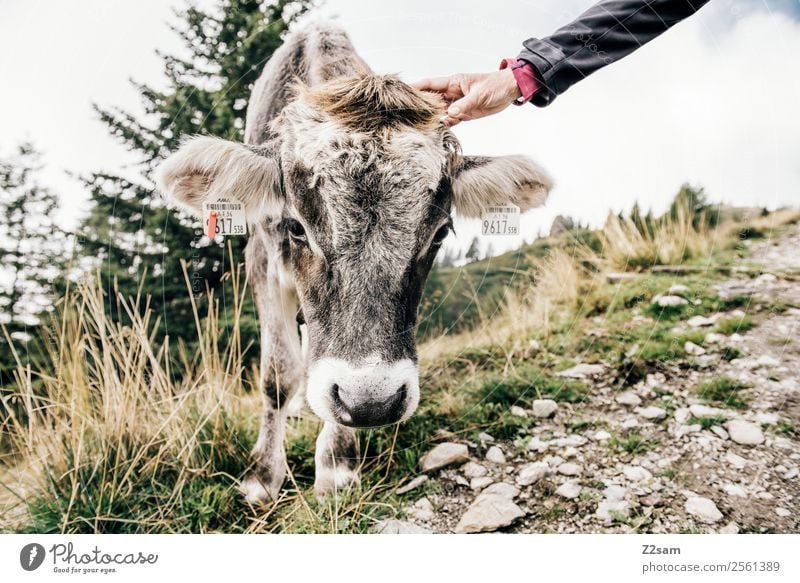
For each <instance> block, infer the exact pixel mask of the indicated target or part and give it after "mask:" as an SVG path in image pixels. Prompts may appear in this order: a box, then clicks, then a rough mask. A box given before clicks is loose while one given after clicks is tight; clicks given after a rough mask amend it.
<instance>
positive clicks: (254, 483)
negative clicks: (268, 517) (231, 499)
mask: <svg viewBox="0 0 800 583" xmlns="http://www.w3.org/2000/svg"><path fill="white" fill-rule="evenodd" d="M239 491H240V492H241V493H242V494H243V495H244V499H245V500H246V501H247V502H248V503H249V504H252V505H254V506H259V505H262V504H270V503H272V502H274V501H275V500H277V498H278V492H279V491H280V486H277V487H276V486H272V485H271V484H269V483H267V482H265V481H264V480H262V479H261V478H260V477H259V476H257V475H256V474H250V475H249V476H247V477H245V479H244V480H242V482H241V484H239Z"/></svg>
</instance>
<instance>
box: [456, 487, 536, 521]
mask: <svg viewBox="0 0 800 583" xmlns="http://www.w3.org/2000/svg"><path fill="white" fill-rule="evenodd" d="M517 494H519V490H517V488H515V487H514V486H512V485H511V484H506V483H504V482H501V483H497V484H492V485H491V486H489V487H488V488H486V489H485V490H484V491H483V492H481V493H480V494H478V496H477V498H475V500H474V501H473V502H472V504H471V505H470V507H469V508H467V511H466V512H465V513H464V515H463V516H462V517H461V520H459V521H458V525H457V526H456V529H455V531H456V532H457V533H473V532H492V531H495V530H497V529H498V528H503V527H504V526H508V525H509V524H511V523H512V522H514V521H515V520H517V519H518V518H521V517H523V516H525V513H524V512H523V511H522V509H521V508H520V507H519V506H517V505H516V504H515V503H514V497H515V496H516V495H517Z"/></svg>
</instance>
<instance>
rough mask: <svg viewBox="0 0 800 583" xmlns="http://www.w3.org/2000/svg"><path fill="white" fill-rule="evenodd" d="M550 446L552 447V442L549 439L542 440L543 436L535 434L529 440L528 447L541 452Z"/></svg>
mask: <svg viewBox="0 0 800 583" xmlns="http://www.w3.org/2000/svg"><path fill="white" fill-rule="evenodd" d="M548 447H550V442H549V441H542V440H541V438H540V437H539V436H538V435H536V436H534V437H533V438H532V439H531V440H530V441H529V442H528V449H530V450H531V451H538V452H540V453H541V452H543V451H545V450H547V448H548Z"/></svg>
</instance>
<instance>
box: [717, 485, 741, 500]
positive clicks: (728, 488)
mask: <svg viewBox="0 0 800 583" xmlns="http://www.w3.org/2000/svg"><path fill="white" fill-rule="evenodd" d="M722 489H723V490H724V491H725V493H726V494H728V495H729V496H736V497H738V498H747V490H745V489H744V488H742V487H741V486H739V485H738V484H730V483H728V484H723V485H722Z"/></svg>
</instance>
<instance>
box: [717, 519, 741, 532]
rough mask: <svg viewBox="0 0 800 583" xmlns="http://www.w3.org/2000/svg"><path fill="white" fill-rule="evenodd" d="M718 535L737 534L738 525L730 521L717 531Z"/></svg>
mask: <svg viewBox="0 0 800 583" xmlns="http://www.w3.org/2000/svg"><path fill="white" fill-rule="evenodd" d="M719 533H720V534H739V525H738V524H736V523H735V522H733V521H731V522H729V523H728V524H726V525H725V526H723V527H722V528H720V529H719Z"/></svg>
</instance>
